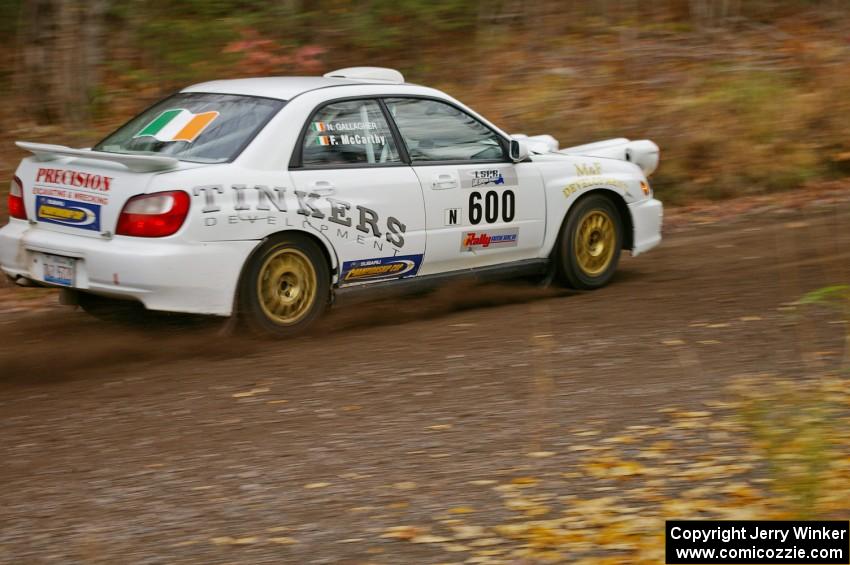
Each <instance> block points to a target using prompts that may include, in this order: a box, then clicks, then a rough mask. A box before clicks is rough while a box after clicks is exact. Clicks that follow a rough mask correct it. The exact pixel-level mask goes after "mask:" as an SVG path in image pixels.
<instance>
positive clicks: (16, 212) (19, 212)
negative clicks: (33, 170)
mask: <svg viewBox="0 0 850 565" xmlns="http://www.w3.org/2000/svg"><path fill="white" fill-rule="evenodd" d="M8 204H9V215H10V216H12V217H13V218H18V219H19V220H26V219H27V209H26V207H25V206H24V185H23V183H22V182H21V179H19V178H18V177H13V178H12V185H11V186H10V187H9V199H8Z"/></svg>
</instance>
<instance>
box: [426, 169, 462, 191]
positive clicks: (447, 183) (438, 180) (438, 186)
mask: <svg viewBox="0 0 850 565" xmlns="http://www.w3.org/2000/svg"><path fill="white" fill-rule="evenodd" d="M431 186H432V187H433V189H434V190H445V189H447V188H457V179H455V177H453V176H452V175H450V174H448V173H442V174H439V175H437V176H435V177H434V182H433V183H432V184H431Z"/></svg>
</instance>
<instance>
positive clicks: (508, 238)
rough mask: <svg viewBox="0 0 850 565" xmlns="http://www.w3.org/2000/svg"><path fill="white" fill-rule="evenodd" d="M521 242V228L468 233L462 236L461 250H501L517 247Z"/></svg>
mask: <svg viewBox="0 0 850 565" xmlns="http://www.w3.org/2000/svg"><path fill="white" fill-rule="evenodd" d="M518 240H519V228H509V229H503V230H487V231H468V232H464V233H462V234H460V250H461V251H471V250H473V249H501V248H503V247H516V246H517V241H518Z"/></svg>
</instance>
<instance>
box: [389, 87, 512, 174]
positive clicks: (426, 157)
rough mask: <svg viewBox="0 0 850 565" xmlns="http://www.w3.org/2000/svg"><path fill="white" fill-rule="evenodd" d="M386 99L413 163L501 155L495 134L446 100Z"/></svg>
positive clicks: (498, 156)
mask: <svg viewBox="0 0 850 565" xmlns="http://www.w3.org/2000/svg"><path fill="white" fill-rule="evenodd" d="M386 102H387V107H388V108H389V109H390V114H391V115H392V117H393V119H394V120H395V122H396V125H397V126H398V129H399V132H400V133H401V137H402V138H403V139H404V143H405V145H406V146H407V150H408V152H409V153H410V159H411V160H412V161H413V162H414V163H415V162H423V161H493V160H499V159H503V158H504V149H503V148H502V144H501V141H500V139H499V135H498V134H496V133H495V132H494V131H492V130H491V129H490V128H488V127H487V126H485V125H484V124H482V123H481V122H479V121H478V120H476V119H475V118H473V117H472V116H470V115H469V114H467V113H466V112H462V111H461V110H458V109H457V108H455V107H454V106H452V105H450V104H446V103H444V102H439V101H437V100H427V99H421V98H390V99H387V101H386Z"/></svg>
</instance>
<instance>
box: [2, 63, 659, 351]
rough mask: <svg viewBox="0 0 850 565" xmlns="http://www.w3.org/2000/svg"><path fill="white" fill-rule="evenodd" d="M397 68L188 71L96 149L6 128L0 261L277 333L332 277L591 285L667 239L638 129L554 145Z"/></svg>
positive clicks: (334, 282)
mask: <svg viewBox="0 0 850 565" xmlns="http://www.w3.org/2000/svg"><path fill="white" fill-rule="evenodd" d="M557 145H558V144H557V141H555V140H554V139H553V138H552V137H550V136H537V137H526V136H523V135H513V136H511V135H508V134H507V133H505V132H503V131H502V130H500V129H499V128H497V127H496V126H494V125H493V124H491V123H490V122H489V121H487V120H486V119H485V118H483V117H482V116H480V115H478V114H477V113H475V112H474V111H472V110H471V109H469V108H468V107H466V106H464V105H463V104H461V103H460V102H458V101H457V100H455V99H453V98H452V97H450V96H448V95H446V94H445V93H443V92H440V91H438V90H434V89H432V88H426V87H423V86H417V85H414V84H407V83H405V82H404V79H403V77H402V76H401V74H400V73H398V72H397V71H394V70H391V69H382V68H375V67H355V68H349V69H342V70H339V71H334V72H332V73H328V74H326V75H325V76H324V77H307V78H305V77H283V78H281V77H273V78H252V79H238V80H222V81H214V82H206V83H203V84H197V85H194V86H191V87H189V88H186V89H184V90H183V91H181V92H179V93H177V94H175V95H173V96H170V97H168V98H166V99H165V100H162V101H161V102H158V103H156V104H154V105H153V106H151V107H150V108H148V109H147V110H145V111H143V112H142V113H141V114H139V115H138V116H136V117H135V118H133V119H132V120H130V121H129V122H127V123H126V124H124V125H123V126H121V127H120V128H119V129H118V130H116V131H115V132H114V133H112V134H111V135H109V136H108V137H107V138H106V139H104V140H103V141H101V142H100V143H98V144H97V145H95V146H94V147H92V148H90V149H72V148H68V147H64V146H60V145H47V144H40V143H26V142H18V146H19V147H21V148H23V149H26V150H28V151H30V152H31V153H32V154H33V155H32V156H30V157H28V158H26V159H24V160H23V161H22V162H21V164H20V166H19V167H18V169H17V172H16V174H15V178H14V180H13V181H12V186H11V191H10V193H9V215H10V220H9V224H8V225H6V226H4V227H3V228H2V229H0V266H2V269H3V271H4V272H5V273H6V274H7V275H8V276H9V277H11V278H12V279H14V280H16V281H17V282H19V283H21V284H46V285H53V286H58V287H63V288H64V291H63V299H64V300H65V302H66V303H76V304H79V305H81V306H82V307H83V308H84V309H86V310H88V311H90V312H92V313H95V314H98V313H103V312H104V311H106V310H108V309H109V308H110V307H111V306H113V305H117V304H120V302H117V300H131V301H135V302H136V303H141V304H142V305H144V307H145V308H147V309H149V310H162V311H172V312H187V313H195V314H212V315H219V316H231V315H236V314H238V315H239V317H240V319H242V320H244V321H245V322H246V323H248V324H249V326H250V327H252V328H253V329H255V330H259V331H263V332H267V333H273V334H290V333H293V332H295V331H298V330H300V329H302V328H304V327H305V326H306V325H307V324H309V323H310V322H311V321H313V320H314V319H316V318H317V317H318V316H319V315H320V314H321V313H322V312H323V311H324V310H325V308H326V307H327V306H328V305H329V304H330V303H331V302H332V301H333V297H334V295H335V294H336V293H339V292H343V291H345V289H346V288H352V289H353V288H364V287H367V286H368V287H370V288H375V287H385V286H386V285H388V284H391V285H400V284H403V283H409V282H416V281H419V282H423V281H434V280H441V279H443V278H446V277H448V276H454V275H460V274H467V275H468V274H470V273H480V274H492V275H494V276H495V275H526V274H528V275H531V274H541V275H543V274H546V273H549V274H550V275H551V276H553V277H554V278H556V279H557V280H558V281H560V282H561V283H562V284H564V285H567V286H570V287H573V288H578V289H593V288H597V287H600V286H602V285H604V284H605V283H607V282H608V281H609V279H610V278H611V276H612V275H613V273H614V271H615V269H616V267H617V262H618V259H619V255H620V250H621V249H627V250H629V251H631V253H632V254H633V255H637V254H638V253H641V252H644V251H646V250H648V249H650V248H652V247H654V246H656V245H657V244H658V243H659V242H660V240H661V220H662V205H661V203H660V202H659V201H658V200H656V199H654V198H653V197H652V191H651V189H650V187H649V184H648V182H647V175H649V174H651V173H652V171H653V170H654V169H655V167H656V166H657V163H658V147H657V146H656V145H655V144H653V143H652V142H650V141H646V140H644V141H635V142H630V141H629V140H627V139H614V140H609V141H603V142H599V143H593V144H590V145H584V146H580V147H572V148H568V149H563V150H559V149H558V146H557Z"/></svg>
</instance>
